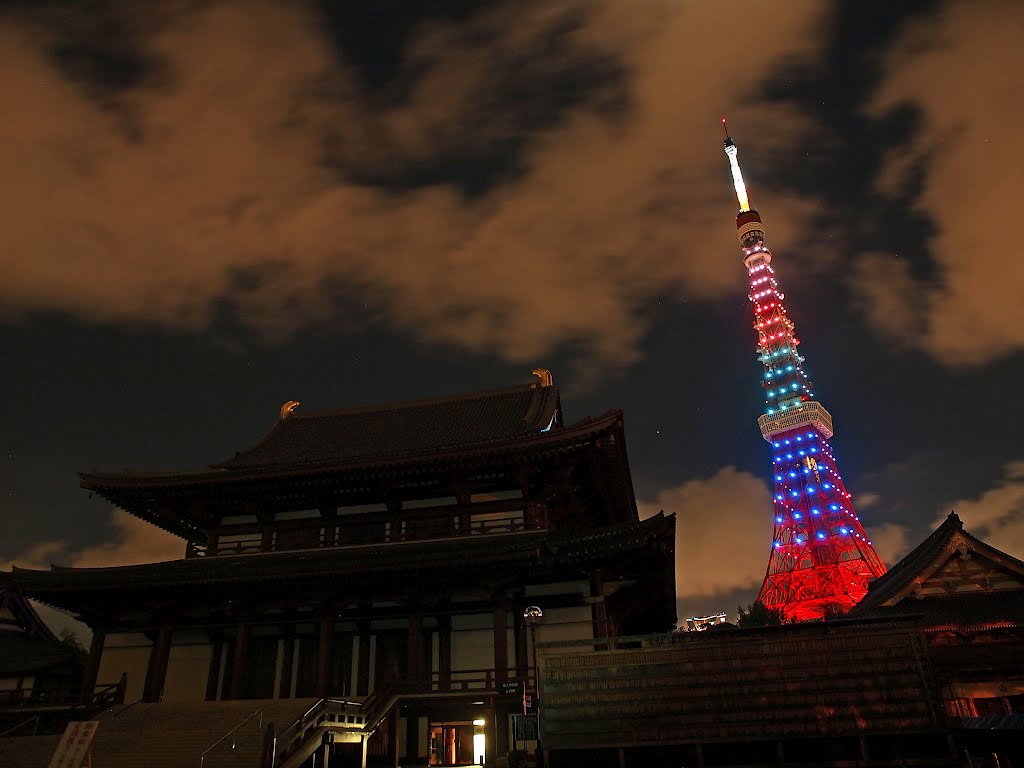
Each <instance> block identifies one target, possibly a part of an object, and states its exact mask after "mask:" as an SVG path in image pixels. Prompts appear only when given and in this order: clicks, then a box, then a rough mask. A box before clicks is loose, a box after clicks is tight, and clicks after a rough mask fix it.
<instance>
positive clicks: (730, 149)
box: [722, 116, 750, 213]
mask: <svg viewBox="0 0 1024 768" xmlns="http://www.w3.org/2000/svg"><path fill="white" fill-rule="evenodd" d="M722 130H724V131H725V154H727V155H728V156H729V169H730V170H731V171H732V186H733V188H734V189H735V190H736V201H737V202H738V203H739V204H740V213H743V212H744V211H749V210H750V201H749V200H748V199H747V185H746V184H744V183H743V172H742V171H740V161H739V159H738V158H737V157H736V153H737V152H738V151H739V149H738V148H737V146H736V142H735V141H733V140H732V137H731V136H730V135H729V126H728V124H727V123H726V122H725V117H724V116H723V117H722Z"/></svg>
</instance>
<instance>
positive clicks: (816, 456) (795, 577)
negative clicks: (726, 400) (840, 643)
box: [722, 118, 885, 620]
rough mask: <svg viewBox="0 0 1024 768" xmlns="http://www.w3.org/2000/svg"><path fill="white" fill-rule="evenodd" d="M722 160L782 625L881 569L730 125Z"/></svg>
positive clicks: (850, 598)
mask: <svg viewBox="0 0 1024 768" xmlns="http://www.w3.org/2000/svg"><path fill="white" fill-rule="evenodd" d="M722 127H723V128H726V126H725V118H722ZM725 154H726V155H728V156H729V166H730V168H731V169H732V180H733V185H734V186H735V188H736V199H737V200H738V201H739V205H740V209H739V213H737V214H736V229H737V230H738V232H739V238H740V246H741V249H742V251H743V264H744V266H746V268H747V272H748V274H749V275H750V294H749V298H750V301H751V302H752V303H753V305H754V330H756V331H757V359H758V360H759V361H761V363H763V364H764V377H763V379H762V386H763V387H764V394H765V412H764V413H763V414H762V415H761V416H759V417H758V419H757V424H758V426H759V427H760V428H761V434H762V435H763V436H764V439H765V440H767V441H768V442H769V443H771V445H772V456H773V458H772V466H773V468H774V474H775V535H774V536H773V541H772V548H771V555H770V556H769V558H768V570H767V572H766V573H765V577H764V583H763V584H762V585H761V591H760V592H759V593H758V596H757V599H758V600H760V601H761V602H763V603H764V604H765V605H767V606H768V607H769V608H780V609H782V611H783V613H784V614H785V616H786V618H788V619H797V620H803V619H814V618H821V617H823V616H832V615H836V614H839V613H845V612H846V611H848V610H849V609H850V608H852V607H853V606H854V605H855V604H856V603H857V602H858V601H859V600H860V599H861V598H862V597H863V596H864V594H865V593H866V592H867V586H868V581H870V580H871V579H873V578H875V577H876V576H880V575H881V574H883V573H885V565H883V564H882V561H881V560H880V559H879V557H878V555H877V554H875V550H874V549H873V548H872V546H871V542H870V541H868V538H867V535H866V534H865V533H864V528H863V527H862V526H861V524H860V518H859V517H857V512H856V511H855V510H854V508H853V502H852V501H851V500H850V494H849V493H847V491H846V488H845V487H844V486H843V479H842V478H841V477H840V476H839V471H838V470H837V469H836V462H835V458H834V457H833V456H832V449H831V447H830V446H829V442H828V441H829V438H831V437H832V434H833V432H832V416H831V414H829V412H828V411H826V410H825V409H824V408H823V407H822V406H821V404H820V403H818V402H817V401H816V400H815V399H814V393H813V392H812V391H811V382H810V380H809V379H808V378H807V373H806V372H805V371H804V368H803V362H804V358H803V357H801V356H800V354H799V352H798V351H797V346H798V345H799V344H800V340H799V339H798V338H797V337H796V332H795V330H794V326H793V321H792V320H790V319H789V316H788V315H787V314H786V307H785V305H784V304H783V299H784V298H785V296H784V294H783V293H782V290H781V289H780V288H779V284H778V282H777V281H776V279H775V270H774V269H773V268H772V254H771V251H769V250H768V246H766V245H765V244H764V227H763V226H762V224H761V217H760V216H759V215H758V213H757V211H756V210H754V209H753V208H751V207H750V203H749V202H748V200H747V189H746V187H745V186H744V184H743V175H742V174H741V173H740V166H739V161H738V160H737V158H736V143H735V142H734V141H733V140H732V139H731V138H730V137H729V131H728V128H726V131H725Z"/></svg>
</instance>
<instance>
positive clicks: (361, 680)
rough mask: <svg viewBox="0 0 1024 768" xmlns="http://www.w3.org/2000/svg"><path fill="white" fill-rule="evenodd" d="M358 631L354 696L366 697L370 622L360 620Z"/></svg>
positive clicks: (368, 671) (368, 682) (368, 672)
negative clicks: (357, 658)
mask: <svg viewBox="0 0 1024 768" xmlns="http://www.w3.org/2000/svg"><path fill="white" fill-rule="evenodd" d="M356 626H357V628H358V630H359V669H358V670H356V696H366V695H367V694H368V693H369V692H370V620H369V619H360V620H359V622H358V623H357V625H356Z"/></svg>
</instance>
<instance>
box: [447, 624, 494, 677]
mask: <svg viewBox="0 0 1024 768" xmlns="http://www.w3.org/2000/svg"><path fill="white" fill-rule="evenodd" d="M493 667H494V615H493V614H491V613H475V614H469V615H464V616H452V672H453V673H455V672H458V671H460V670H468V669H478V670H479V669H493Z"/></svg>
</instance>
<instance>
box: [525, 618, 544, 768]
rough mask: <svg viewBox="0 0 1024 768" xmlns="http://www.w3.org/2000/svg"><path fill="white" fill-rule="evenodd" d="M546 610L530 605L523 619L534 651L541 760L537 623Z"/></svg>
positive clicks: (535, 698)
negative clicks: (528, 629) (528, 630)
mask: <svg viewBox="0 0 1024 768" xmlns="http://www.w3.org/2000/svg"><path fill="white" fill-rule="evenodd" d="M543 618H544V611H542V610H541V609H540V607H538V606H536V605H530V606H527V607H526V610H524V611H523V621H524V622H526V625H527V626H528V627H529V628H530V648H531V649H532V651H533V695H534V700H533V706H534V708H535V709H536V710H537V759H538V763H539V762H540V760H541V759H543V758H541V755H543V754H544V748H543V746H541V744H542V742H541V730H540V662H539V661H538V659H537V625H538V624H539V623H540V622H541V620H543Z"/></svg>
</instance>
